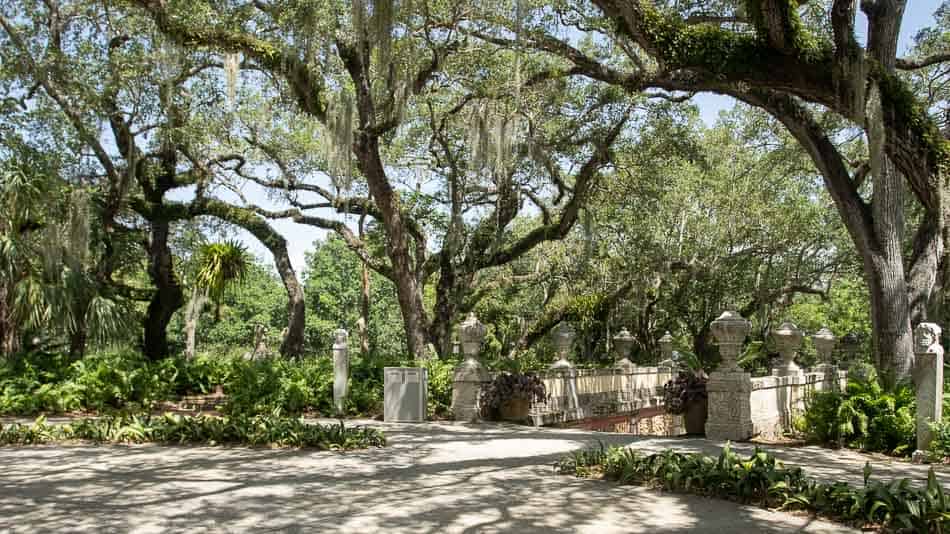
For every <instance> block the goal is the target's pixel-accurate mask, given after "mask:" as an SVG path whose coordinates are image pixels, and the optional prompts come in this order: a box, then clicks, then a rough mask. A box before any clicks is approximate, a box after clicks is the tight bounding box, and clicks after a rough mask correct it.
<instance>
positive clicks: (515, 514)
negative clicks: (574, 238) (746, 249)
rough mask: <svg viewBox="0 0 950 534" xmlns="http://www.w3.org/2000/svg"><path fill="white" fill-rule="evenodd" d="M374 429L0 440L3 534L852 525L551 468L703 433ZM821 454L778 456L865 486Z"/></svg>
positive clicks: (851, 467) (853, 468) (813, 528)
mask: <svg viewBox="0 0 950 534" xmlns="http://www.w3.org/2000/svg"><path fill="white" fill-rule="evenodd" d="M371 424H373V425H377V426H380V427H383V429H384V430H385V432H386V433H387V436H388V438H389V440H390V446H389V447H387V448H385V449H374V450H368V451H359V452H351V453H330V452H312V451H299V450H262V449H244V448H221V447H164V446H158V445H144V446H88V445H67V446H32V447H21V448H9V447H4V448H0V532H7V531H12V532H39V531H69V532H174V531H186V530H187V531H189V532H243V531H254V532H260V531H275V532H278V531H279V532H361V533H362V532H377V531H385V532H413V533H437V532H438V533H441V532H507V531H511V532H519V533H521V532H592V533H598V534H600V533H607V532H651V533H671V532H709V533H717V534H723V533H727V532H728V533H742V532H748V533H769V532H799V531H800V532H816V533H818V532H828V533H830V532H855V531H852V530H850V529H847V528H844V527H842V526H840V525H835V524H832V523H828V522H824V521H818V520H813V519H811V518H808V517H806V516H802V515H791V514H786V513H778V512H770V511H767V510H762V509H759V508H756V507H749V506H740V505H738V504H735V503H730V502H727V501H721V500H716V499H704V498H700V497H693V496H687V495H677V494H665V493H659V492H656V491H652V490H648V489H645V488H640V487H633V486H618V485H616V484H613V483H609V482H603V481H591V480H580V479H576V478H573V477H570V476H559V475H555V474H554V473H553V468H552V464H553V462H554V461H555V460H557V459H558V458H560V457H561V456H562V455H563V454H565V453H567V452H570V451H572V450H575V449H578V448H580V447H583V446H585V445H587V444H590V443H592V442H594V441H596V440H597V439H601V440H603V441H605V442H609V443H617V444H632V445H634V446H636V447H639V448H645V449H656V450H659V449H664V448H668V447H670V446H674V447H676V448H684V449H692V450H700V449H702V450H705V451H708V452H715V448H716V445H715V444H712V443H709V442H706V441H704V440H683V439H661V438H653V439H638V438H635V437H633V436H623V435H619V434H598V433H590V432H584V431H575V430H558V429H540V430H539V429H533V428H527V427H516V426H488V425H461V424H451V423H432V424H419V425H414V424H405V425H387V424H383V423H376V422H373V423H371ZM810 449H811V448H806V449H791V450H787V451H783V452H782V455H783V457H786V458H788V459H789V460H792V459H796V460H808V461H809V462H810V463H812V464H815V462H816V461H817V462H819V467H821V466H824V467H821V468H822V469H824V471H822V472H821V474H822V476H828V477H830V478H836V479H837V478H848V479H853V478H854V477H855V476H856V477H857V481H858V482H860V469H861V467H863V465H864V462H863V460H861V461H858V459H856V458H855V459H852V458H850V457H847V458H848V459H847V461H839V460H837V458H840V457H841V454H842V453H839V452H836V451H827V452H825V451H824V449H816V450H810ZM819 453H821V454H823V455H824V456H817V455H818V454H819ZM845 454H853V453H845ZM822 458H825V459H827V462H826V461H824V460H822ZM832 460H834V461H832ZM904 468H913V469H917V468H916V466H909V465H908V466H901V469H900V470H903V469H904ZM893 469H896V468H893ZM915 472H916V471H915Z"/></svg>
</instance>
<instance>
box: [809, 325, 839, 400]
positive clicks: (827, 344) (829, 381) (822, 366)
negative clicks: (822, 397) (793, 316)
mask: <svg viewBox="0 0 950 534" xmlns="http://www.w3.org/2000/svg"><path fill="white" fill-rule="evenodd" d="M811 343H812V345H814V346H815V352H817V353H818V365H817V366H815V369H816V370H817V371H818V372H819V373H822V374H823V375H824V377H825V387H826V389H830V390H831V391H838V390H839V389H840V388H839V387H838V366H837V365H835V364H834V363H832V361H831V353H832V351H834V350H835V345H837V344H838V338H836V337H835V334H834V333H833V332H832V331H831V330H828V329H827V328H822V329H821V330H819V331H817V332H815V333H814V334H813V335H812V336H811Z"/></svg>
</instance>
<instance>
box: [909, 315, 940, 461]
mask: <svg viewBox="0 0 950 534" xmlns="http://www.w3.org/2000/svg"><path fill="white" fill-rule="evenodd" d="M940 332H941V330H940V327H939V326H937V325H936V324H934V323H920V324H919V325H918V326H917V328H915V329H914V357H915V362H914V389H915V390H916V391H917V450H916V451H914V455H913V460H914V461H915V462H917V463H920V462H923V461H925V460H926V459H927V456H928V454H927V451H928V450H929V449H930V442H931V441H933V432H932V431H931V430H930V424H931V423H934V422H939V421H940V420H941V417H942V416H943V413H942V412H943V347H941V346H940Z"/></svg>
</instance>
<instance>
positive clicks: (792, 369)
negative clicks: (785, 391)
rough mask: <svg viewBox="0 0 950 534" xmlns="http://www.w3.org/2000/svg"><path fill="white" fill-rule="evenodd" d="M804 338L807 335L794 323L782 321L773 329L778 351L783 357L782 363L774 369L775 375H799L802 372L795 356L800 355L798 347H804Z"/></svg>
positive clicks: (773, 338) (773, 337)
mask: <svg viewBox="0 0 950 534" xmlns="http://www.w3.org/2000/svg"><path fill="white" fill-rule="evenodd" d="M804 338H805V335H804V334H803V333H802V331H801V329H799V328H798V327H797V326H795V324H794V323H789V322H785V323H782V324H781V325H780V326H779V327H778V328H777V329H775V330H773V331H772V340H774V341H775V348H777V349H778V353H779V355H780V356H781V357H782V363H780V364H779V366H778V368H776V369H774V370H773V371H772V374H773V375H776V376H797V375H800V374H802V371H801V369H800V368H799V367H798V364H796V363H795V356H796V355H798V349H800V348H801V347H802V340H803V339H804Z"/></svg>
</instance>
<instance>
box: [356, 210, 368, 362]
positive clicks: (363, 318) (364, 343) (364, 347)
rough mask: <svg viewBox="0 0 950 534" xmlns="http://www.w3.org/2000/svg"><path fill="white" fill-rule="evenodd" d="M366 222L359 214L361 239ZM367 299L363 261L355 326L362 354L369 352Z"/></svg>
mask: <svg viewBox="0 0 950 534" xmlns="http://www.w3.org/2000/svg"><path fill="white" fill-rule="evenodd" d="M365 222H366V215H365V214H364V215H360V223H359V237H360V241H362V240H363V239H364V238H365V236H364V223H365ZM369 299H370V286H369V267H368V266H367V265H366V263H365V262H362V261H361V262H360V320H359V323H358V324H357V326H358V327H359V330H360V350H361V351H362V353H363V355H364V356H365V355H367V354H369V353H370V346H369Z"/></svg>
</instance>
